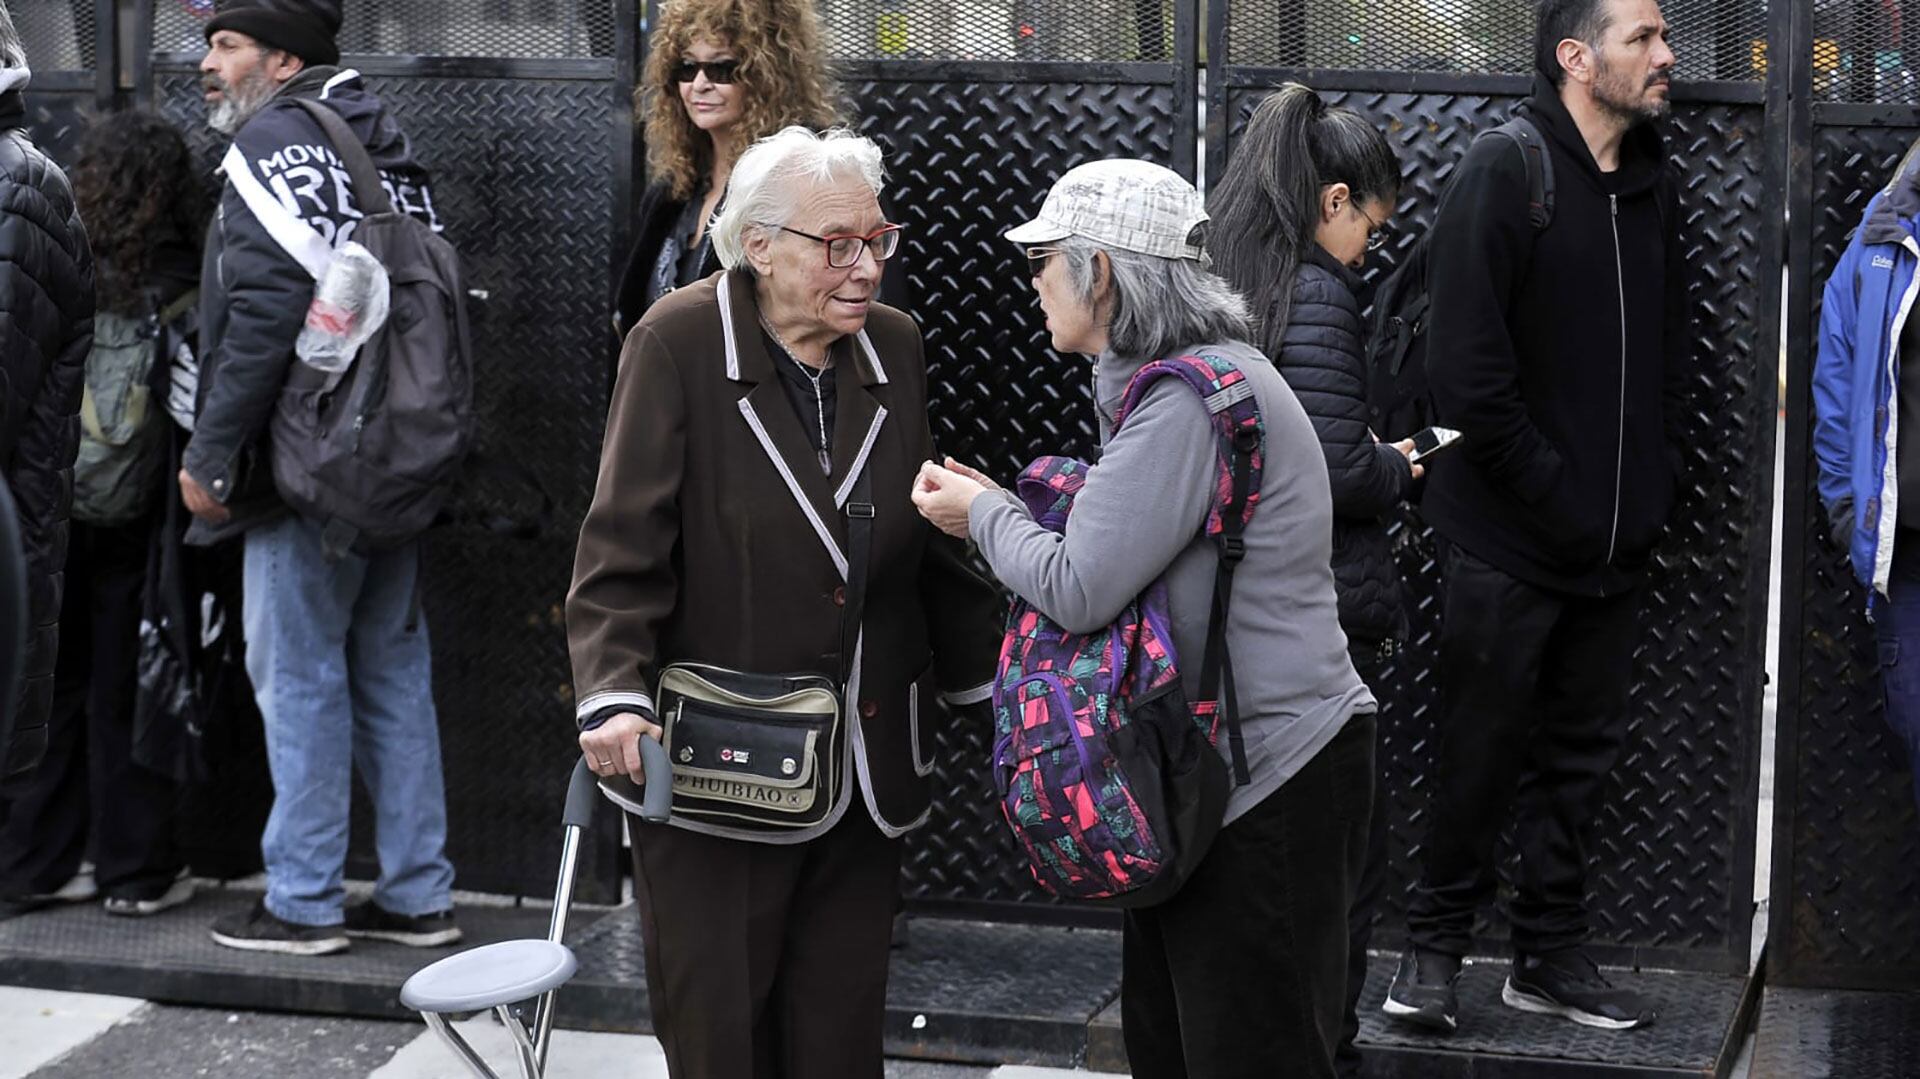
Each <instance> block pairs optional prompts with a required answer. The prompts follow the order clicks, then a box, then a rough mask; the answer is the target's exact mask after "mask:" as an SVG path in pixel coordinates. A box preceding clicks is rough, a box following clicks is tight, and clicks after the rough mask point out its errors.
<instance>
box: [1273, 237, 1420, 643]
mask: <svg viewBox="0 0 1920 1079" xmlns="http://www.w3.org/2000/svg"><path fill="white" fill-rule="evenodd" d="M1359 288H1360V280H1359V278H1357V277H1356V276H1354V274H1353V272H1352V271H1350V270H1348V269H1347V268H1346V267H1345V266H1342V265H1340V263H1339V262H1338V261H1337V260H1335V259H1334V258H1333V256H1331V255H1329V254H1327V253H1326V252H1325V251H1323V250H1321V249H1320V248H1319V247H1318V246H1317V245H1316V246H1315V247H1314V249H1313V252H1312V254H1311V255H1310V256H1309V257H1308V259H1307V260H1306V261H1304V262H1302V263H1301V265H1300V270H1299V272H1298V273H1297V274H1296V275H1295V276H1294V280H1293V296H1292V312H1291V314H1290V315H1289V317H1288V319H1287V325H1286V329H1285V331H1284V332H1283V333H1282V335H1281V338H1280V343H1279V348H1278V349H1277V353H1278V354H1277V355H1275V356H1274V357H1272V358H1273V361H1274V365H1275V366H1277V367H1278V368H1279V369H1280V374H1281V375H1282V376H1283V377H1285V378H1286V380H1287V385H1289V386H1291V387H1293V393H1294V396H1296V397H1298V398H1300V404H1301V405H1302V406H1303V407H1304V408H1305V409H1306V410H1307V418H1308V419H1311V420H1312V421H1313V433H1314V434H1315V435H1316V436H1318V438H1319V439H1320V449H1321V450H1322V451H1323V452H1325V453H1326V455H1327V478H1328V480H1329V481H1330V482H1331V484H1332V488H1333V578H1334V585H1335V588H1336V590H1337V591H1338V593H1339V597H1340V628H1342V629H1344V630H1346V631H1347V637H1348V638H1349V639H1350V640H1351V641H1353V642H1354V643H1355V644H1356V645H1360V646H1366V645H1369V644H1376V643H1377V642H1380V641H1383V640H1400V639H1402V638H1404V637H1405V636H1406V632H1407V616H1406V611H1405V610H1404V609H1403V608H1402V603H1401V597H1400V569H1399V567H1398V566H1396V565H1395V564H1394V561H1393V543H1392V541H1391V539H1390V538H1389V537H1388V536H1387V525H1386V518H1387V514H1389V513H1391V512H1392V511H1393V508H1394V507H1395V506H1397V505H1399V504H1400V500H1401V499H1403V498H1405V497H1406V495H1407V490H1408V488H1409V487H1410V486H1411V484H1412V482H1413V469H1412V467H1411V466H1410V465H1408V464H1407V458H1406V455H1405V454H1403V453H1401V452H1400V451H1399V450H1396V449H1394V448H1393V447H1392V446H1390V445H1386V444H1384V443H1380V442H1376V441H1374V437H1373V432H1372V431H1371V430H1369V429H1368V427H1367V366H1366V353H1365V350H1364V349H1363V347H1362V342H1361V335H1362V333H1363V332H1364V331H1363V329H1362V325H1361V322H1360V302H1359V300H1358V299H1356V294H1357V293H1358V291H1359Z"/></svg>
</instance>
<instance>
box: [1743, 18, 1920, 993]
mask: <svg viewBox="0 0 1920 1079" xmlns="http://www.w3.org/2000/svg"><path fill="white" fill-rule="evenodd" d="M1793 7H1794V13H1793V19H1792V28H1791V33H1792V45H1791V49H1792V56H1793V61H1794V71H1793V85H1792V92H1791V96H1792V100H1793V101H1794V103H1795V107H1794V110H1793V112H1792V114H1791V121H1790V122H1791V126H1792V132H1791V143H1792V146H1793V148H1794V149H1793V157H1792V172H1791V174H1790V176H1789V187H1788V191H1789V216H1790V218H1791V226H1790V229H1789V232H1788V245H1787V254H1788V259H1787V269H1788V278H1789V295H1788V300H1787V309H1786V313H1787V397H1786V409H1787V435H1786V437H1787V442H1786V447H1785V449H1786V474H1785V478H1784V496H1783V497H1784V508H1785V513H1784V515H1783V535H1782V537H1781V565H1782V583H1781V604H1782V606H1781V617H1780V657H1779V670H1780V693H1779V713H1778V717H1779V718H1778V743H1777V750H1776V753H1775V761H1776V763H1775V791H1776V796H1775V797H1776V803H1775V804H1776V809H1775V818H1774V847H1773V867H1772V868H1773V876H1772V882H1773V883H1772V894H1773V910H1772V919H1771V924H1770V930H1769V934H1768V948H1767V976H1768V980H1769V983H1770V984H1775V985H1781V986H1800V987H1809V988H1874V989H1914V988H1920V904H1917V903H1916V902H1915V900H1916V898H1920V819H1917V818H1916V814H1915V807H1914V804H1913V788H1912V785H1911V782H1910V780H1909V773H1908V770H1907V765H1906V763H1905V761H1904V760H1903V759H1902V753H1903V751H1902V750H1901V748H1900V747H1899V744H1898V740H1897V739H1896V738H1895V737H1894V735H1893V734H1892V732H1891V731H1890V730H1889V729H1888V728H1887V727H1886V725H1885V723H1884V721H1883V719H1882V717H1881V715H1880V711H1881V706H1882V702H1881V699H1880V689H1879V685H1880V683H1879V676H1878V673H1877V671H1876V669H1875V667H1876V661H1877V657H1876V655H1875V647H1874V643H1873V639H1872V632H1871V628H1870V626H1869V624H1868V622H1867V620H1866V618H1865V616H1864V613H1863V612H1864V607H1865V600H1866V593H1865V591H1864V590H1863V589H1861V588H1860V587H1859V586H1858V585H1856V584H1855V583H1854V581H1853V577H1852V573H1851V571H1850V569H1849V568H1848V567H1847V565H1846V559H1845V555H1844V553H1842V552H1840V551H1839V550H1838V549H1837V548H1835V547H1834V546H1833V544H1832V543H1831V541H1830V540H1829V539H1828V538H1827V537H1826V535H1825V533H1826V527H1825V521H1826V515H1825V513H1824V511H1823V510H1822V509H1821V506H1820V503H1819V498H1818V495H1817V492H1816V486H1815V475H1816V473H1815V468H1814V464H1813V458H1812V427H1813V410H1812V370H1813V362H1814V359H1815V356H1816V337H1815V335H1816V333H1817V331H1818V321H1817V319H1818V311H1819V307H1820V296H1821V290H1822V289H1823V288H1824V286H1825V274H1826V273H1827V272H1828V271H1829V270H1830V268H1831V266H1832V264H1833V256H1834V255H1835V254H1836V253H1837V251H1838V249H1839V248H1841V247H1843V246H1844V245H1845V243H1846V242H1847V240H1848V238H1849V237H1850V236H1851V235H1852V232H1853V229H1854V227H1855V225H1856V223H1857V221H1858V218H1859V214H1860V212H1861V210H1862V209H1863V208H1864V207H1865V205H1866V201H1867V199H1868V197H1870V196H1871V195H1872V194H1873V193H1874V192H1875V191H1876V190H1878V188H1879V187H1880V186H1881V185H1882V184H1884V183H1885V181H1886V179H1887V177H1888V175H1889V174H1890V170H1891V168H1892V166H1893V164H1894V163H1895V162H1897V161H1898V160H1899V158H1900V156H1901V154H1902V153H1903V152H1904V151H1905V150H1906V149H1907V147H1908V145H1909V144H1910V143H1911V142H1912V141H1913V139H1914V138H1915V137H1916V136H1920V108H1917V107H1916V106H1915V105H1911V104H1856V103H1845V102H1834V101H1819V100H1816V86H1815V77H1816V70H1815V49H1816V37H1815V30H1816V26H1815V12H1814V10H1813V9H1814V5H1812V4H1795V5H1793ZM1909 10H1911V8H1909ZM1907 40H1909V41H1911V40H1913V39H1912V37H1911V36H1910V35H1909V36H1908V38H1907ZM1837 51H1838V50H1837V48H1836V53H1837ZM1836 59H1837V55H1836ZM1769 1007H1771V1005H1769Z"/></svg>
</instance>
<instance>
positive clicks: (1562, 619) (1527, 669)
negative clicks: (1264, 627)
mask: <svg viewBox="0 0 1920 1079" xmlns="http://www.w3.org/2000/svg"><path fill="white" fill-rule="evenodd" d="M1535 54H1536V61H1537V64H1538V67H1539V73H1538V76H1537V78H1536V81H1535V89H1534V93H1533V96H1532V98H1531V99H1530V100H1529V101H1527V102H1526V104H1525V105H1524V106H1522V107H1523V108H1524V109H1525V110H1526V111H1527V113H1528V114H1529V116H1530V118H1531V119H1532V121H1533V123H1534V125H1535V126H1536V127H1537V128H1538V129H1539V131H1540V132H1541V135H1542V137H1543V141H1544V143H1545V144H1546V149H1547V152H1548V153H1549V154H1550V155H1551V157H1552V168H1553V174H1554V177H1555V185H1556V192H1555V208H1554V213H1553V217H1552V220H1551V222H1550V223H1549V224H1548V225H1547V226H1546V227H1545V228H1544V229H1541V230H1537V231H1536V229H1535V227H1534V225H1533V224H1532V223H1531V222H1530V220H1529V207H1528V201H1529V200H1528V191H1529V185H1528V176H1527V169H1526V164H1525V161H1524V159H1523V157H1522V153H1521V150H1520V149H1519V147H1518V146H1517V145H1516V144H1515V143H1514V142H1512V141H1511V140H1505V139H1487V140H1481V141H1480V142H1478V143H1476V144H1475V145H1474V147H1473V148H1472V149H1471V150H1470V151H1469V152H1468V153H1467V155H1466V158H1465V159H1464V160H1463V161H1462V163H1461V165H1460V168H1459V171H1458V173H1457V176H1456V179H1455V180H1454V183H1453V187H1452V188H1451V190H1450V192H1449V195H1448V197H1447V198H1446V200H1445V201H1444V202H1443V203H1442V205H1441V209H1440V212H1439V215H1438V218H1437V220H1436V221H1435V223H1434V226H1433V233H1434V234H1433V242H1432V256H1431V257H1432V260H1433V261H1432V264H1431V267H1430V271H1429V281H1430V282H1431V284H1430V296H1431V298H1432V304H1433V315H1432V322H1431V328H1430V331H1429V332H1430V334H1431V337H1430V338H1429V340H1428V353H1427V363H1428V373H1429V378H1430V381H1431V386H1432V392H1433V400H1434V405H1435V407H1436V409H1437V411H1438V413H1439V416H1440V418H1441V422H1443V423H1445V424H1446V425H1447V426H1449V427H1454V428H1458V429H1459V430H1461V431H1462V432H1464V433H1465V435H1466V438H1465V440H1464V442H1463V443H1462V444H1461V448H1460V449H1459V450H1456V451H1454V452H1453V453H1451V454H1448V455H1443V456H1440V457H1437V458H1435V460H1434V461H1433V468H1432V473H1431V475H1430V478H1429V479H1428V484H1427V490H1426V492H1425V496H1424V498H1423V500H1422V503H1421V509H1422V511H1423V512H1424V514H1425V516H1426V519H1427V521H1428V522H1429V523H1430V524H1431V525H1432V526H1433V528H1434V529H1435V531H1437V532H1438V533H1439V534H1440V536H1441V538H1442V540H1443V548H1444V552H1445V553H1444V556H1443V559H1442V576H1443V579H1444V588H1445V592H1444V611H1445V624H1444V628H1443V630H1442V633H1441V643H1440V669H1441V682H1442V718H1441V736H1440V747H1439V759H1438V762H1437V765H1436V768H1437V774H1436V775H1435V777H1434V787H1433V795H1432V807H1431V811H1430V813H1429V832H1428V835H1427V841H1426V844H1425V852H1426V862H1425V866H1424V872H1423V875H1422V877H1421V879H1420V882H1419V884H1418V886H1417V888H1416V889H1415V891H1414V894H1413V898H1412V904H1411V907H1410V909H1409V912H1408V917H1407V927H1408V935H1409V937H1410V940H1411V944H1412V947H1411V948H1410V949H1409V950H1408V954H1407V956H1406V958H1405V959H1403V960H1402V962H1401V965H1400V969H1399V970H1398V972H1397V973H1396V974H1395V977H1394V984H1393V987H1392V989H1391V991H1390V992H1389V994H1388V998H1387V1002H1386V1004H1385V1010H1386V1011H1387V1013H1388V1014H1390V1015H1395V1016H1399V1017H1401V1018H1404V1019H1407V1020H1410V1021H1413V1022H1417V1023H1421V1024H1423V1025H1426V1026H1430V1027H1433V1028H1436V1029H1439V1030H1442V1031H1450V1030H1452V1029H1453V1028H1454V1026H1455V1017H1456V1002H1455V994H1454V981H1455V979H1456V977H1457V975H1458V973H1459V970H1460V958H1461V956H1463V955H1464V954H1465V953H1466V951H1467V948H1468V946H1469V944H1470V942H1471V933H1472V928H1473V919H1474V916H1475V914H1476V912H1477V908H1479V907H1480V906H1482V905H1483V904H1484V903H1485V902H1486V901H1487V900H1489V899H1491V898H1492V895H1493V889H1494V864H1493V849H1494V842H1495V839H1496V838H1497V836H1498V834H1499V832H1500V829H1501V828H1502V827H1503V826H1504V825H1505V824H1506V823H1507V821H1508V820H1509V819H1512V820H1513V821H1514V824H1515V844H1516V846H1517V848H1518V850H1519V854H1520V872H1519V875H1518V878H1517V879H1516V881H1515V883H1516V885H1517V894H1516V895H1515V897H1514V900H1513V902H1512V904H1511V910H1510V911H1509V914H1510V917H1511V921H1512V925H1513V946H1514V952H1515V955H1514V965H1513V973H1512V975H1511V976H1510V977H1509V979H1508V981H1507V984H1506V986H1505V987H1504V990H1503V992H1502V999H1503V1000H1504V1001H1505V1002H1506V1003H1507V1004H1508V1005H1509V1006H1512V1007H1515V1008H1518V1009H1521V1010H1523V1011H1530V1012H1541V1013H1546V1014H1552V1015H1560V1016H1564V1017H1566V1018H1568V1019H1571V1020H1573V1021H1575V1022H1578V1023H1582V1024H1585V1025H1588V1026H1593V1027H1599V1028H1603V1029H1610V1030H1624V1029H1627V1028H1630V1027H1635V1026H1639V1025H1642V1024H1644V1023H1647V1022H1650V1021H1651V1020H1652V1018H1653V1013H1652V1012H1651V1011H1650V1010H1649V1009H1648V1008H1647V1006H1646V1002H1645V1001H1644V1000H1642V999H1641V998H1640V997H1639V996H1638V995H1636V994H1633V993H1631V992H1629V991H1627V990H1624V989H1620V988H1616V987H1614V986H1613V985H1612V984H1611V983H1609V982H1608V981H1607V979H1606V977H1605V976H1604V975H1603V974H1601V973H1600V971H1599V969H1598V968H1597V967H1596V966H1595V965H1594V963H1593V962H1592V960H1591V959H1589V958H1588V957H1587V955H1586V954H1585V952H1584V951H1583V945H1584V943H1585V941H1586V937H1587V932H1588V924H1587V914H1586V910H1585V895H1586V863H1587V853H1588V850H1589V847H1590V842H1591V838H1592V832H1593V828H1594V824H1595V821H1596V820H1597V818H1598V816H1599V812H1600V795H1601V792H1602V790H1603V788H1604V786H1605V783H1606V779H1607V776H1608V774H1609V773H1610V772H1611V771H1612V769H1613V766H1614V764H1615V762H1616V761H1617V760H1618V758H1619V755H1620V749H1621V745H1622V743H1623V742H1624V739H1625V734H1626V725H1627V724H1626V719H1627V693H1628V686H1629V685H1630V684H1631V680H1632V674H1633V649H1634V644H1635V642H1636V641H1637V639H1638V636H1639V633H1638V627H1637V625H1636V615H1637V612H1638V590H1639V586H1640V584H1641V582H1642V580H1643V578H1644V575H1645V570H1646V567H1647V565H1648V562H1649V561H1650V558H1651V553H1652V549H1653V545H1654V543H1655V541H1656V540H1657V539H1658V538H1659V537H1660V534H1661V531H1662V529H1663V528H1664V526H1665V524H1666V520H1667V515H1668V512H1669V510H1670V509H1671V507H1672V504H1673V501H1674V492H1675V491H1676V490H1677V488H1678V486H1679V481H1680V470H1681V460H1682V458H1681V453H1680V446H1681V442H1680V422H1681V418H1682V412H1683V409H1682V400H1681V398H1682V394H1683V393H1684V389H1685V379H1686V374H1687V366H1688V365H1687V360H1686V351H1687V333H1686V325H1685V307H1684V302H1685V284H1684V281H1683V280H1682V272H1681V262H1680V246H1679V240H1678V238H1677V236H1676V231H1677V222H1678V219H1679V214H1678V212H1677V210H1676V208H1675V184H1674V183H1673V181H1672V179H1671V177H1670V175H1669V172H1668V168H1667V157H1666V150H1665V146H1664V141H1663V139H1662V137H1661V135H1660V134H1659V132H1658V130H1657V129H1656V127H1655V122H1656V121H1658V120H1660V119H1661V118H1663V117H1664V116H1665V115H1666V113H1667V112H1668V109H1669V101H1668V95H1669V90H1670V87H1669V83H1670V79H1671V74H1672V71H1673V66H1674V56H1673V52H1672V50H1670V49H1669V48H1668V46H1667V25H1666V22H1665V21H1664V19H1662V17H1661V14H1660V9H1659V5H1658V4H1657V3H1656V2H1655V0H1543V2H1542V3H1541V4H1540V5H1539V22H1538V32H1537V37H1536V43H1535Z"/></svg>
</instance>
